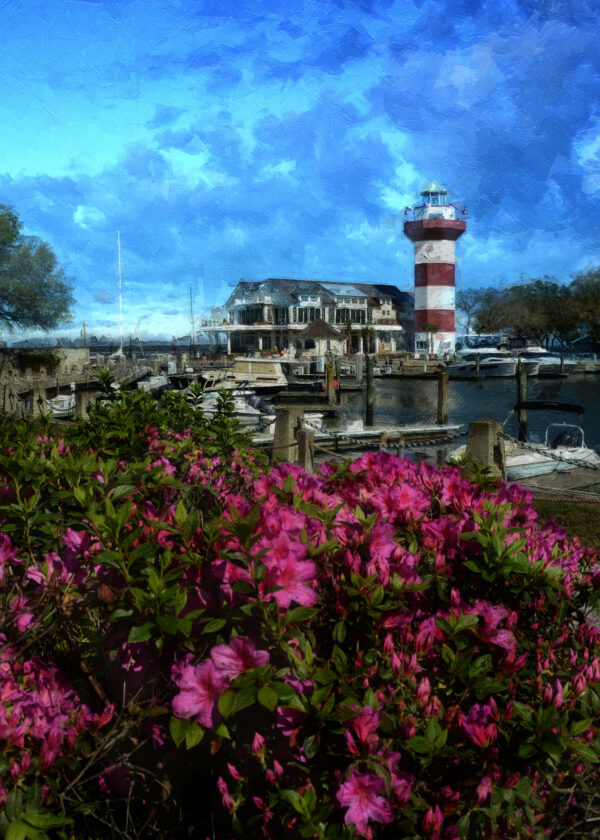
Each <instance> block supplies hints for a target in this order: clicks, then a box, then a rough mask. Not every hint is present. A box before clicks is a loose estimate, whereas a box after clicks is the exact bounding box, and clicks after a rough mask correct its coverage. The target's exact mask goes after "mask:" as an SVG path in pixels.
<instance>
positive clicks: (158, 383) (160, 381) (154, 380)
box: [137, 374, 170, 394]
mask: <svg viewBox="0 0 600 840" xmlns="http://www.w3.org/2000/svg"><path fill="white" fill-rule="evenodd" d="M137 386H138V390H140V391H147V392H148V393H149V394H162V393H163V391H166V390H167V389H168V388H169V387H170V382H169V377H168V376H165V375H164V374H156V375H154V376H147V377H146V378H145V379H141V380H140V381H139V382H138V384H137Z"/></svg>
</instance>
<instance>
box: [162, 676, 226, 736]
mask: <svg viewBox="0 0 600 840" xmlns="http://www.w3.org/2000/svg"><path fill="white" fill-rule="evenodd" d="M172 678H173V681H174V682H175V684H176V685H177V687H178V688H179V689H180V692H179V694H176V695H175V697H174V698H173V701H172V707H173V714H174V715H175V716H176V717H180V718H191V717H197V718H198V720H199V722H200V723H201V724H202V725H203V726H215V724H216V723H217V721H218V720H219V711H218V708H217V703H218V701H219V696H220V695H221V693H222V691H223V690H224V688H225V680H224V679H223V676H222V674H221V673H220V672H219V671H217V669H216V668H215V666H214V663H213V662H210V661H207V662H202V663H200V665H190V664H184V665H183V666H179V665H176V666H174V667H173V671H172Z"/></svg>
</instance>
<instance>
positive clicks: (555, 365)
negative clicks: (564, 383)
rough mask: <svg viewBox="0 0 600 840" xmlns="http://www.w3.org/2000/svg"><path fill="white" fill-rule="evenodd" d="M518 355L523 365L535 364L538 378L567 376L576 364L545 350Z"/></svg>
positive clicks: (526, 351) (572, 360)
mask: <svg viewBox="0 0 600 840" xmlns="http://www.w3.org/2000/svg"><path fill="white" fill-rule="evenodd" d="M519 355H520V358H521V360H522V362H523V363H528V362H536V363H537V364H538V365H539V375H540V376H568V374H570V373H572V371H574V370H575V368H576V367H577V364H578V363H577V361H575V360H574V359H565V358H564V357H561V356H558V355H556V354H552V353H548V352H547V351H545V350H525V351H523V353H520V354H519Z"/></svg>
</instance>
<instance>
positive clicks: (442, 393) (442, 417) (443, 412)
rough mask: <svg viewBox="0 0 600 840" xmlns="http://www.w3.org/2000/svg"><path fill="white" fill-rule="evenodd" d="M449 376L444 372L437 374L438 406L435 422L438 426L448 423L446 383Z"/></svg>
mask: <svg viewBox="0 0 600 840" xmlns="http://www.w3.org/2000/svg"><path fill="white" fill-rule="evenodd" d="M449 379H450V374H449V373H446V371H441V372H440V373H438V404H437V422H438V424H439V425H440V426H444V425H446V423H447V422H448V381H449Z"/></svg>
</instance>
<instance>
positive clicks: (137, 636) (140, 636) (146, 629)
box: [127, 621, 154, 644]
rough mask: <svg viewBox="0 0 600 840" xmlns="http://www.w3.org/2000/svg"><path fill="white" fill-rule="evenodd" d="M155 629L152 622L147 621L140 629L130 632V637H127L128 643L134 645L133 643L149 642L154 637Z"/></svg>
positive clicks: (132, 629)
mask: <svg viewBox="0 0 600 840" xmlns="http://www.w3.org/2000/svg"><path fill="white" fill-rule="evenodd" d="M153 627H154V624H153V623H152V622H151V621H147V622H146V623H145V624H141V625H140V626H139V627H132V628H131V630H130V631H129V636H128V637H127V643H128V644H132V643H133V642H147V641H148V639H149V638H150V636H151V635H152V628H153Z"/></svg>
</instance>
